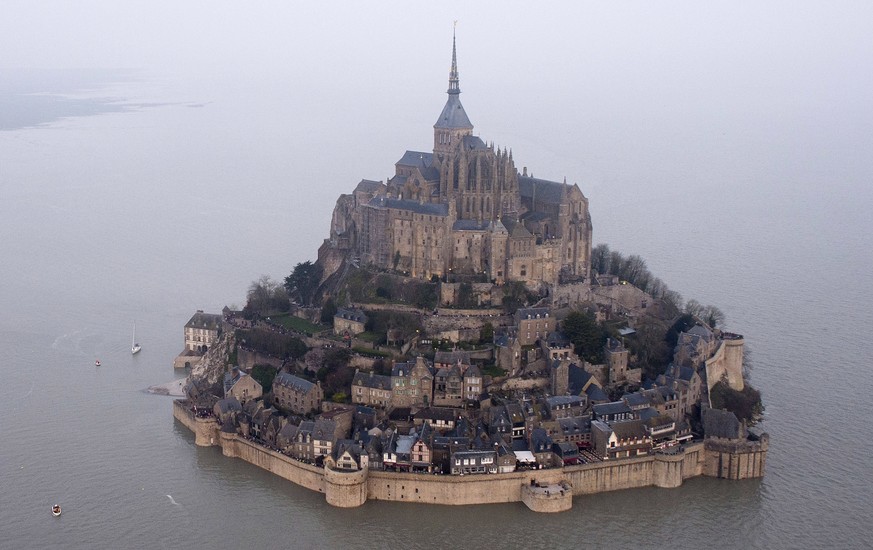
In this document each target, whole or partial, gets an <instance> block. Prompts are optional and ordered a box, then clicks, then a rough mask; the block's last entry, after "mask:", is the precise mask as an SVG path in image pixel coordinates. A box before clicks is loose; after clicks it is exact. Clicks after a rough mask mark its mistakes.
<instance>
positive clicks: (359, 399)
mask: <svg viewBox="0 0 873 550" xmlns="http://www.w3.org/2000/svg"><path fill="white" fill-rule="evenodd" d="M352 403H355V404H357V405H366V406H368V407H379V408H380V409H384V408H386V407H388V405H389V404H390V403H391V377H390V376H383V375H381V374H373V373H372V372H361V371H360V370H355V376H354V377H353V378H352Z"/></svg>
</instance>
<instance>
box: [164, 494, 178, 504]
mask: <svg viewBox="0 0 873 550" xmlns="http://www.w3.org/2000/svg"><path fill="white" fill-rule="evenodd" d="M167 498H168V499H170V502H172V503H173V505H175V506H181V504H179V503H178V502H176V501H175V500H173V497H172V496H170V495H167Z"/></svg>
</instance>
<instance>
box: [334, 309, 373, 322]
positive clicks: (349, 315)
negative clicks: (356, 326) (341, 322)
mask: <svg viewBox="0 0 873 550" xmlns="http://www.w3.org/2000/svg"><path fill="white" fill-rule="evenodd" d="M334 317H339V318H340V319H348V320H350V321H357V322H359V323H366V322H367V314H365V313H364V312H363V311H361V310H360V309H342V308H341V309H337V310H336V315H334Z"/></svg>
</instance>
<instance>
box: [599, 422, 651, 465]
mask: <svg viewBox="0 0 873 550" xmlns="http://www.w3.org/2000/svg"><path fill="white" fill-rule="evenodd" d="M591 440H592V444H593V449H594V452H595V453H597V455H598V456H600V457H601V458H602V459H604V460H609V459H615V458H628V457H634V456H640V455H645V454H648V453H649V451H651V449H652V439H651V437H650V436H649V434H648V433H646V429H645V427H644V426H643V423H642V421H640V420H630V421H625V422H616V423H614V424H608V423H607V422H604V421H602V420H592V421H591Z"/></svg>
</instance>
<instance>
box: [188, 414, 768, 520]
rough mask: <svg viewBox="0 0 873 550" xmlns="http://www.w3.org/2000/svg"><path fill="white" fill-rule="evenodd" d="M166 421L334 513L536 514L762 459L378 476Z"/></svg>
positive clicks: (755, 469) (745, 453)
mask: <svg viewBox="0 0 873 550" xmlns="http://www.w3.org/2000/svg"><path fill="white" fill-rule="evenodd" d="M173 414H174V416H175V417H176V419H177V420H179V422H181V423H182V424H183V425H185V426H186V427H187V428H189V429H190V430H191V431H193V432H194V435H195V443H196V444H197V445H201V446H209V445H216V446H220V447H221V448H222V454H224V455H225V456H228V457H234V458H239V459H241V460H245V461H246V462H249V463H251V464H254V465H255V466H258V467H260V468H263V469H264V470H267V471H268V472H271V473H273V474H276V475H277V476H279V477H281V478H283V479H286V480H288V481H291V482H292V483H296V484H297V485H300V486H302V487H306V488H307V489H310V490H312V491H318V492H320V493H323V494H324V495H325V499H326V500H327V502H328V503H329V504H331V505H333V506H338V507H343V508H349V507H355V506H361V505H362V504H364V503H365V502H366V501H367V500H387V501H394V502H419V503H429V504H447V505H466V504H495V503H506V502H523V503H524V504H525V505H527V506H528V507H529V508H530V509H532V510H534V511H539V512H558V511H564V510H568V509H569V508H570V507H571V506H572V497H573V496H581V495H591V494H595V493H602V492H607V491H617V490H620V489H634V488H640V487H650V486H655V487H662V488H674V487H679V486H681V485H682V482H683V481H684V480H686V479H688V478H691V477H695V476H699V475H706V476H712V477H720V478H726V479H746V478H751V477H760V476H762V475H763V473H764V462H765V460H766V455H767V446H768V442H767V440H766V438H764V439H762V440H760V441H753V442H742V441H741V442H736V441H715V440H707V441H706V443H699V442H698V443H691V444H688V445H684V446H683V447H682V448H680V449H676V450H675V451H674V452H670V453H656V454H652V455H647V456H643V457H637V458H629V459H621V460H610V461H603V462H594V463H588V464H579V465H574V466H565V467H563V468H549V469H545V470H524V471H515V472H510V473H504V474H483V475H468V476H434V475H433V474H414V473H396V472H384V471H378V470H372V471H371V470H367V469H363V470H359V471H351V472H349V471H341V470H332V469H329V468H319V467H316V466H313V465H311V464H307V463H304V462H300V461H298V460H296V459H294V458H291V457H289V456H287V455H284V454H282V453H280V452H277V451H273V450H271V449H269V448H267V447H264V446H262V445H260V444H258V443H255V442H254V441H251V440H249V439H246V438H243V437H241V436H239V435H237V434H230V433H224V432H220V433H219V430H218V424H217V422H216V421H215V420H213V419H200V418H197V417H195V416H194V415H193V414H191V412H190V411H188V410H187V409H185V407H184V406H182V405H181V404H180V402H179V401H176V402H174V408H173Z"/></svg>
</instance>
